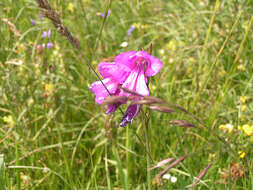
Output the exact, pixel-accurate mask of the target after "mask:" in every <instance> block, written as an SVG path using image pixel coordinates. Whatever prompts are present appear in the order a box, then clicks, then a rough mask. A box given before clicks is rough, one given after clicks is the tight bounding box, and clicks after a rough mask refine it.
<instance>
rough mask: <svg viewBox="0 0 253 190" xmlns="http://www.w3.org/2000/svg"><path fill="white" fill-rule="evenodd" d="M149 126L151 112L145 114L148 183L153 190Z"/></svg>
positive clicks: (149, 189)
mask: <svg viewBox="0 0 253 190" xmlns="http://www.w3.org/2000/svg"><path fill="white" fill-rule="evenodd" d="M148 124H149V111H148V110H147V111H146V113H145V147H146V160H147V183H148V190H151V173H150V170H149V168H150V167H151V165H150V158H149V134H148Z"/></svg>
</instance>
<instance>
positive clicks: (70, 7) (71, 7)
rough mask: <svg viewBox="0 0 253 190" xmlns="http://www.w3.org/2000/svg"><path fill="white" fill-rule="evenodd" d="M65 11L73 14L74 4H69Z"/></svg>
mask: <svg viewBox="0 0 253 190" xmlns="http://www.w3.org/2000/svg"><path fill="white" fill-rule="evenodd" d="M67 10H68V11H70V12H72V13H73V12H74V4H73V3H69V4H68V6H67Z"/></svg>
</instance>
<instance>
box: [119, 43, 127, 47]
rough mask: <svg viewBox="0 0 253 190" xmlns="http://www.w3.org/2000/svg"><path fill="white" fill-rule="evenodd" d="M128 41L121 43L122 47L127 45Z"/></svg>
mask: <svg viewBox="0 0 253 190" xmlns="http://www.w3.org/2000/svg"><path fill="white" fill-rule="evenodd" d="M127 46H128V43H127V42H123V43H122V44H120V47H127Z"/></svg>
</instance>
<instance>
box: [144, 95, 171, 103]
mask: <svg viewBox="0 0 253 190" xmlns="http://www.w3.org/2000/svg"><path fill="white" fill-rule="evenodd" d="M144 99H145V100H150V101H153V102H154V103H156V104H167V102H166V101H164V100H163V99H161V98H157V97H154V96H145V97H144Z"/></svg>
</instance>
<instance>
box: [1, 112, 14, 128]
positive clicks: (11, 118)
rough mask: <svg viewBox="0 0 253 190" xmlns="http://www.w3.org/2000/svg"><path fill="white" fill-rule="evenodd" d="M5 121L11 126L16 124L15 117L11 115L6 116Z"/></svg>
mask: <svg viewBox="0 0 253 190" xmlns="http://www.w3.org/2000/svg"><path fill="white" fill-rule="evenodd" d="M3 121H4V122H5V123H6V124H8V125H10V126H11V127H13V126H14V125H15V121H14V119H13V117H12V116H11V115H8V116H4V117H3Z"/></svg>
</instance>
